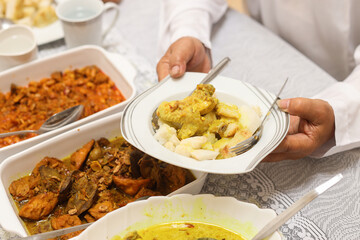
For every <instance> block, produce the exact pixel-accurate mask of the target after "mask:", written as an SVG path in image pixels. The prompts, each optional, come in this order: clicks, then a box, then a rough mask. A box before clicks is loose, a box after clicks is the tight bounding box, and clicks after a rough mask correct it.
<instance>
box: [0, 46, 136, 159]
mask: <svg viewBox="0 0 360 240" xmlns="http://www.w3.org/2000/svg"><path fill="white" fill-rule="evenodd" d="M88 65H96V66H98V67H99V68H100V69H101V70H102V71H103V72H104V73H105V74H107V75H108V76H109V77H110V78H111V80H112V81H113V82H114V83H115V85H116V86H117V88H118V89H119V90H120V91H121V92H122V94H123V95H124V97H125V98H126V100H125V101H123V102H121V103H119V104H116V105H114V106H112V107H109V108H107V109H104V110H102V111H99V112H97V113H95V114H93V115H91V116H88V117H86V118H83V119H80V120H78V121H76V122H74V123H71V124H69V125H66V126H64V127H61V128H58V129H56V130H53V131H51V132H47V133H44V134H41V135H39V136H35V137H33V138H29V139H26V140H24V141H21V142H18V143H15V144H12V145H9V146H6V147H3V148H0V162H2V161H3V160H4V159H5V158H6V157H8V156H11V155H13V154H16V153H18V152H20V151H22V150H25V149H27V148H29V147H31V146H34V145H35V144H38V143H40V142H42V141H44V140H46V139H49V138H51V137H54V136H57V135H59V134H60V133H63V132H65V131H67V130H70V129H72V128H74V127H77V126H80V125H81V124H84V123H88V122H90V121H93V120H96V119H99V118H101V117H104V116H108V115H111V114H114V113H117V112H120V111H122V110H123V109H124V108H125V106H126V104H127V103H128V102H130V101H131V99H132V98H134V97H135V94H136V90H135V87H134V79H135V76H136V69H135V68H134V66H133V65H132V64H131V63H130V62H129V61H128V60H127V59H126V58H124V57H123V56H122V55H119V54H114V53H109V52H107V51H105V50H104V49H102V48H100V47H96V46H90V45H89V46H82V47H78V48H73V49H70V50H67V51H64V52H61V53H57V54H55V55H52V56H49V57H46V58H42V59H39V60H36V61H33V62H30V63H26V64H24V65H21V66H16V67H14V68H11V69H8V70H6V71H3V72H0V90H1V91H2V92H8V91H10V86H11V84H12V83H14V84H16V85H18V86H27V85H28V83H29V82H30V81H39V80H41V79H42V78H44V77H49V76H50V75H51V73H53V72H55V71H64V70H65V69H68V68H72V69H74V68H79V67H84V66H88Z"/></svg>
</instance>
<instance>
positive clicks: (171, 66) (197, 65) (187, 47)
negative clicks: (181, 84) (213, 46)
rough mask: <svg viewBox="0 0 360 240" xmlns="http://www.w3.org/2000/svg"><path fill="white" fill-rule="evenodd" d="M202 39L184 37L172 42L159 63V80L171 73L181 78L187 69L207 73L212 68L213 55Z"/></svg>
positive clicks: (157, 69) (174, 76) (172, 75)
mask: <svg viewBox="0 0 360 240" xmlns="http://www.w3.org/2000/svg"><path fill="white" fill-rule="evenodd" d="M207 52H208V51H207V50H206V48H205V46H204V45H203V44H202V43H201V42H200V40H198V39H196V38H193V37H183V38H180V39H178V40H177V41H176V42H174V43H173V44H171V46H170V47H169V49H168V50H167V52H166V53H165V55H164V56H163V57H162V58H161V59H160V61H159V62H158V64H157V67H156V71H157V74H158V79H159V81H160V80H162V79H163V78H165V77H166V76H167V75H169V74H170V76H171V77H173V78H179V77H181V76H182V75H184V73H185V71H190V72H204V73H207V72H209V71H210V69H211V57H210V54H209V53H207Z"/></svg>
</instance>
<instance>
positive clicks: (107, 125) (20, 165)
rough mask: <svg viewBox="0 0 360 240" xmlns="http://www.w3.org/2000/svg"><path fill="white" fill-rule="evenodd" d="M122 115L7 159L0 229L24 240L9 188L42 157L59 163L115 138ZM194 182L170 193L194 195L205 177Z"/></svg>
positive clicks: (0, 180) (0, 176)
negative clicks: (88, 146)
mask: <svg viewBox="0 0 360 240" xmlns="http://www.w3.org/2000/svg"><path fill="white" fill-rule="evenodd" d="M121 117H122V113H118V114H114V115H111V116H108V117H105V118H102V119H99V120H96V121H94V122H91V123H88V124H85V125H83V126H80V127H78V128H74V129H72V130H70V131H68V132H65V133H63V134H61V135H58V136H56V137H54V138H51V139H49V140H47V141H44V142H42V143H40V144H38V145H36V146H33V147H31V148H29V149H27V150H25V151H23V152H20V153H19V154H16V155H14V156H12V157H9V158H7V159H6V160H5V161H4V162H2V163H1V164H0V225H1V226H2V227H3V228H4V229H5V230H8V231H11V232H15V233H17V234H19V235H20V236H24V237H25V236H27V235H28V234H27V232H26V230H25V226H24V225H23V221H22V220H21V219H20V218H19V217H18V209H17V208H16V206H15V203H14V201H13V200H12V197H11V195H10V193H9V190H8V188H9V186H10V184H11V182H12V181H13V180H16V179H18V178H20V177H22V176H24V175H26V174H28V173H30V172H31V171H32V169H33V168H34V167H35V165H36V164H37V163H38V162H39V161H40V160H41V159H43V158H44V157H45V156H49V157H56V158H58V159H63V158H65V157H68V156H69V155H70V154H71V153H73V152H74V151H76V150H77V149H78V148H80V147H81V146H83V145H84V144H85V143H87V142H88V141H89V140H90V139H95V140H96V139H99V138H101V137H105V138H109V139H111V138H115V137H116V136H120V135H121V132H120V129H119V125H120V121H121ZM192 173H193V174H194V176H195V178H196V180H194V181H193V182H191V183H189V184H187V185H185V186H184V187H182V188H179V189H178V190H176V191H174V192H172V193H171V194H170V195H173V194H177V193H191V194H197V193H199V192H200V191H201V188H202V186H203V184H204V182H205V179H206V175H207V174H206V173H203V172H196V171H192Z"/></svg>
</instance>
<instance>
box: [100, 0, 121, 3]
mask: <svg viewBox="0 0 360 240" xmlns="http://www.w3.org/2000/svg"><path fill="white" fill-rule="evenodd" d="M103 2H104V3H106V2H113V3H120V2H121V0H103Z"/></svg>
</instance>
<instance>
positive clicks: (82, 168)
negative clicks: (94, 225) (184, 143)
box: [9, 137, 195, 239]
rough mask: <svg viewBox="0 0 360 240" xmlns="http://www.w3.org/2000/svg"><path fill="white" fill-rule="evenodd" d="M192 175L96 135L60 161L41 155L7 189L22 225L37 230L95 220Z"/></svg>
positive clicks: (164, 191)
mask: <svg viewBox="0 0 360 240" xmlns="http://www.w3.org/2000/svg"><path fill="white" fill-rule="evenodd" d="M194 179H195V178H194V176H193V175H192V173H191V172H190V171H189V170H186V169H183V168H180V167H176V166H173V165H170V164H167V163H164V162H160V161H159V160H157V159H154V158H152V157H150V156H148V155H146V154H144V153H143V152H141V151H139V150H137V149H136V148H134V147H132V146H131V145H130V144H128V143H127V142H126V141H125V140H124V139H123V138H122V137H119V138H116V139H114V140H113V141H109V140H108V139H106V138H100V139H98V140H96V141H95V140H93V139H92V140H90V141H89V142H88V143H86V144H85V145H84V146H83V147H82V148H80V149H78V150H77V151H76V152H74V153H73V154H71V156H70V157H68V158H66V159H64V160H59V159H56V158H53V157H45V158H44V159H42V160H41V161H40V162H39V163H38V164H37V165H36V166H35V168H34V169H33V170H32V172H31V173H30V174H29V175H27V176H24V177H22V178H20V179H18V180H15V181H13V182H12V183H11V185H10V186H9V192H10V194H11V196H12V197H13V199H14V201H15V203H16V204H17V206H18V208H19V215H20V217H21V218H22V219H23V220H24V223H25V225H26V227H27V230H28V231H29V233H30V234H37V233H42V232H47V231H51V230H57V229H62V228H66V227H71V226H75V225H80V224H83V223H87V222H93V221H96V220H97V219H99V218H101V217H103V216H105V215H106V214H107V213H109V212H111V211H113V210H115V209H117V208H120V207H122V206H125V205H126V204H127V203H129V202H132V201H135V200H136V199H138V198H140V197H144V196H156V195H167V194H169V193H170V192H173V191H175V190H176V189H178V188H180V187H182V186H184V185H185V184H187V183H189V182H191V181H193V180H194ZM78 233H80V232H78ZM78 233H75V234H74V233H72V234H70V235H64V236H62V237H60V238H58V239H68V238H71V237H74V236H75V235H76V234H78Z"/></svg>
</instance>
